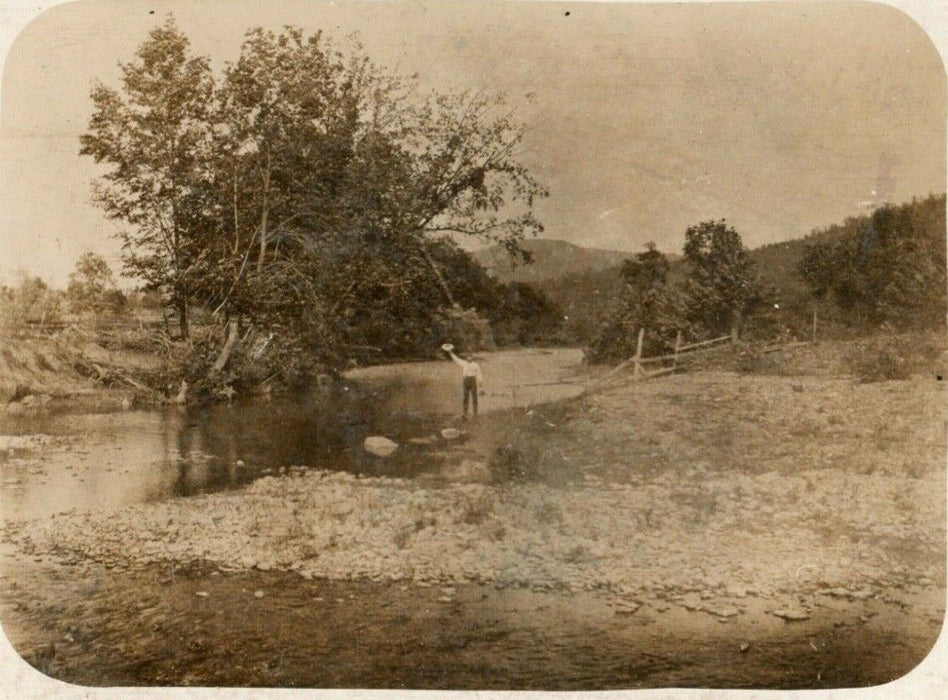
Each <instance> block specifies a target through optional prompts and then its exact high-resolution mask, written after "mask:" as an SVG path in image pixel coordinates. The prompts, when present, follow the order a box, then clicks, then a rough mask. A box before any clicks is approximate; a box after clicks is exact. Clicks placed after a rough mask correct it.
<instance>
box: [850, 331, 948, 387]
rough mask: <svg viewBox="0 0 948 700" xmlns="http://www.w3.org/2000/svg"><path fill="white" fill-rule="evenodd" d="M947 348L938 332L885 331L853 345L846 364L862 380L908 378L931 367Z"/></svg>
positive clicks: (879, 380) (878, 380)
mask: <svg viewBox="0 0 948 700" xmlns="http://www.w3.org/2000/svg"><path fill="white" fill-rule="evenodd" d="M943 351H944V341H943V340H939V338H938V337H936V336H935V335H932V334H930V335H922V334H914V333H913V334H906V335H892V334H888V333H887V334H883V335H878V336H874V337H872V338H869V339H867V340H864V341H861V342H859V343H856V344H854V345H853V348H852V350H851V351H850V352H849V354H848V355H847V356H846V365H847V367H848V368H849V370H850V371H851V372H852V373H853V375H854V376H855V377H856V378H858V379H859V380H860V381H861V382H881V381H887V380H901V379H908V378H909V377H911V376H912V375H913V374H919V373H921V372H925V371H928V370H929V369H930V368H931V366H932V363H933V362H934V361H935V359H936V358H937V357H938V356H939V355H940V354H941V353H942V352H943Z"/></svg>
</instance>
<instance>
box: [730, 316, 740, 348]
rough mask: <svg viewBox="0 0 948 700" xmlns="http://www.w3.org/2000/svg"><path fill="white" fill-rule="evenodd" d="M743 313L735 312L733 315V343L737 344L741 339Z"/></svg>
mask: <svg viewBox="0 0 948 700" xmlns="http://www.w3.org/2000/svg"><path fill="white" fill-rule="evenodd" d="M741 320H742V319H741V313H740V312H739V311H735V312H734V313H733V314H732V315H731V342H732V343H736V342H737V341H738V340H740V339H741Z"/></svg>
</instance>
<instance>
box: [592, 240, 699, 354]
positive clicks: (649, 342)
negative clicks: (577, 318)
mask: <svg viewBox="0 0 948 700" xmlns="http://www.w3.org/2000/svg"><path fill="white" fill-rule="evenodd" d="M668 269H669V265H668V259H667V258H666V257H665V255H664V254H663V253H661V252H660V251H659V250H658V249H657V248H656V247H655V244H654V243H648V244H647V245H646V249H645V250H644V251H643V252H641V253H637V254H636V256H635V257H634V258H630V259H628V260H625V261H624V262H623V264H622V270H621V276H622V281H623V290H622V295H621V297H620V299H619V305H618V307H617V308H616V310H615V311H614V313H613V314H612V316H611V317H610V318H609V319H608V320H607V321H606V323H604V324H603V326H602V328H600V330H599V333H598V335H597V336H596V338H595V340H594V341H593V343H592V346H591V348H590V358H591V359H592V360H593V361H596V362H599V361H604V360H623V359H626V358H628V357H630V356H632V355H633V354H634V353H635V350H636V346H637V342H638V332H639V329H640V328H645V329H646V330H647V331H648V333H647V335H646V339H645V351H646V353H656V352H662V351H663V350H665V349H667V348H668V347H670V344H671V343H673V342H674V339H675V336H676V335H677V331H679V330H685V329H686V328H687V325H688V324H687V321H686V310H685V307H684V300H683V297H682V295H681V292H680V290H679V289H678V288H677V287H675V286H673V285H670V284H668Z"/></svg>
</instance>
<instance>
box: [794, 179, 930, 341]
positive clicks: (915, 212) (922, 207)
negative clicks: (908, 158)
mask: <svg viewBox="0 0 948 700" xmlns="http://www.w3.org/2000/svg"><path fill="white" fill-rule="evenodd" d="M944 227H945V196H944V195H941V196H940V197H929V198H927V199H924V200H920V201H912V202H910V203H907V204H904V205H901V206H892V205H885V206H883V207H881V208H879V209H877V210H876V211H874V212H873V213H872V215H871V216H867V217H862V218H858V219H856V218H854V219H850V220H848V221H846V222H845V223H844V224H842V225H840V226H834V227H830V228H829V229H827V230H825V231H822V232H818V233H819V234H820V235H819V236H818V237H817V239H816V240H814V241H812V242H811V243H810V244H808V245H807V247H806V249H805V250H804V253H803V255H802V257H801V259H800V261H799V263H798V265H797V271H798V273H799V274H800V276H801V277H802V278H803V279H804V281H805V282H806V283H807V286H808V287H809V289H810V292H811V294H812V295H813V297H814V299H816V300H817V301H818V302H820V301H824V300H825V301H828V302H830V303H832V304H834V305H835V306H837V307H838V308H839V309H841V310H842V311H844V312H845V313H846V315H847V316H848V317H849V319H850V322H851V323H854V324H857V325H872V326H878V325H881V324H889V325H891V326H894V327H896V328H907V327H912V326H915V327H930V326H937V325H941V324H944V322H945V308H946V305H948V282H946V274H945V238H944V236H945V233H944V230H945V228H944Z"/></svg>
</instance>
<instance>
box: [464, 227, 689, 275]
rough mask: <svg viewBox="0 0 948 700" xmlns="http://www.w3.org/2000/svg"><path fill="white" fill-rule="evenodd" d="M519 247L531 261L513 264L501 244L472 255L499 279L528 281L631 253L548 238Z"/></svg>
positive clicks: (613, 262)
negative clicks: (529, 255) (530, 256)
mask: <svg viewBox="0 0 948 700" xmlns="http://www.w3.org/2000/svg"><path fill="white" fill-rule="evenodd" d="M523 247H524V249H525V250H527V251H529V252H530V254H531V255H532V256H533V262H531V263H529V264H518V265H514V264H513V263H512V261H511V259H510V255H509V254H508V253H507V251H506V250H505V249H504V248H502V247H501V246H492V247H490V248H484V249H482V250H478V251H475V252H473V253H472V255H473V256H474V259H475V260H476V261H477V262H478V263H480V264H481V265H482V266H483V267H485V268H486V269H487V270H488V271H489V272H490V274H491V275H493V276H494V277H496V278H497V279H498V280H500V281H501V282H504V283H508V282H527V283H531V284H538V283H541V282H546V281H548V280H555V279H559V278H562V277H568V276H569V275H575V274H582V273H585V272H590V271H597V270H605V269H608V268H613V267H615V268H618V267H620V266H621V265H622V261H623V260H625V259H627V258H631V257H633V256H634V255H635V253H634V252H629V251H621V250H606V249H603V248H586V247H583V246H578V245H575V244H573V243H567V242H566V241H558V240H554V239H549V238H533V239H530V240H527V241H524V243H523ZM670 257H673V256H670Z"/></svg>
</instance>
